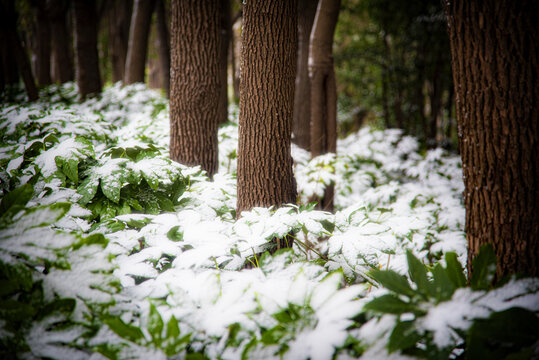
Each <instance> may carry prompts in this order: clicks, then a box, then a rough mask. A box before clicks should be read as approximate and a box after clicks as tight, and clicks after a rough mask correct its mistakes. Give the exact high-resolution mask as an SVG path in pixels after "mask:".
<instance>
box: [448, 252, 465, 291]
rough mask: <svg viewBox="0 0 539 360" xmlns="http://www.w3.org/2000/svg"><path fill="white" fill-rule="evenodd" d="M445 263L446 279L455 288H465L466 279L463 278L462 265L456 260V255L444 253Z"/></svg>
mask: <svg viewBox="0 0 539 360" xmlns="http://www.w3.org/2000/svg"><path fill="white" fill-rule="evenodd" d="M445 262H446V263H447V269H446V272H447V277H448V278H449V280H451V282H452V283H453V285H454V286H455V288H461V287H466V277H465V276H464V270H463V269H462V265H461V264H460V262H459V261H458V259H457V254H456V253H454V252H448V253H446V254H445Z"/></svg>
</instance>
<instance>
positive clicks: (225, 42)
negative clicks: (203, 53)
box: [219, 0, 232, 124]
mask: <svg viewBox="0 0 539 360" xmlns="http://www.w3.org/2000/svg"><path fill="white" fill-rule="evenodd" d="M219 6H220V10H219V13H220V14H221V22H220V23H221V37H222V40H221V51H220V55H219V59H220V60H219V61H220V69H219V74H220V76H221V89H220V92H219V115H221V116H222V117H221V118H220V119H219V123H221V124H222V123H225V122H226V121H227V120H228V74H227V70H228V49H229V47H230V38H231V36H232V19H231V16H232V15H231V10H230V0H219Z"/></svg>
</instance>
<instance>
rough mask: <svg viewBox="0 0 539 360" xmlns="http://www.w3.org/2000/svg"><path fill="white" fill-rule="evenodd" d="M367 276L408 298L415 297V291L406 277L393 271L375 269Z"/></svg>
mask: <svg viewBox="0 0 539 360" xmlns="http://www.w3.org/2000/svg"><path fill="white" fill-rule="evenodd" d="M367 275H369V276H370V277H371V278H373V279H374V280H375V281H377V282H378V283H379V284H380V285H382V286H383V287H385V288H386V289H388V290H391V291H394V292H396V293H398V294H401V295H405V296H408V297H413V296H414V295H415V291H414V290H412V288H411V287H410V284H409V283H408V279H406V276H402V275H400V274H398V273H396V272H395V271H393V270H378V269H374V270H371V271H370V272H369V273H368V274H367Z"/></svg>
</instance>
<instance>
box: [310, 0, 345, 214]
mask: <svg viewBox="0 0 539 360" xmlns="http://www.w3.org/2000/svg"><path fill="white" fill-rule="evenodd" d="M339 7H340V0H320V2H319V4H318V9H317V13H316V19H315V21H314V26H313V30H312V33H311V42H310V46H309V78H310V86H311V156H312V157H315V156H318V155H321V154H326V153H328V152H331V153H335V152H336V151H337V90H336V85H335V71H334V69H333V34H334V32H335V27H336V25H337V19H338V16H339ZM333 192H334V187H333V186H328V187H327V188H326V191H325V194H324V198H323V199H322V200H321V206H322V208H323V209H324V210H328V211H331V210H333Z"/></svg>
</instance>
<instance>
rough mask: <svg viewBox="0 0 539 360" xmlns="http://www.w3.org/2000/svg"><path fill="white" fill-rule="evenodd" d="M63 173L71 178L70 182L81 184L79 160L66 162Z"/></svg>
mask: <svg viewBox="0 0 539 360" xmlns="http://www.w3.org/2000/svg"><path fill="white" fill-rule="evenodd" d="M62 172H63V173H64V174H65V175H66V176H67V177H68V178H69V180H71V181H73V183H74V184H75V185H77V184H78V183H79V160H77V159H68V160H67V161H64V164H63V165H62Z"/></svg>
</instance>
